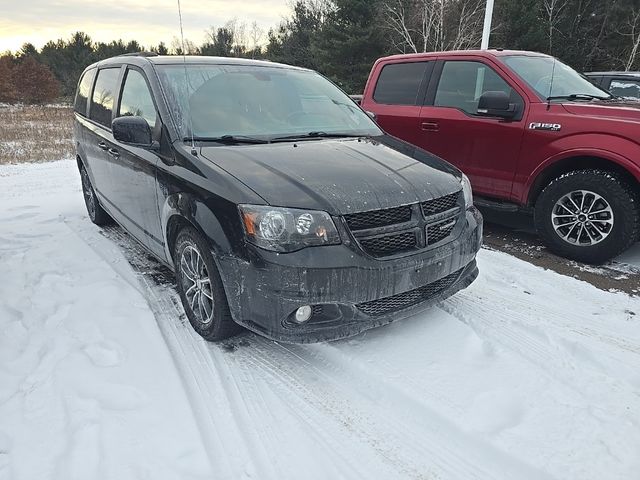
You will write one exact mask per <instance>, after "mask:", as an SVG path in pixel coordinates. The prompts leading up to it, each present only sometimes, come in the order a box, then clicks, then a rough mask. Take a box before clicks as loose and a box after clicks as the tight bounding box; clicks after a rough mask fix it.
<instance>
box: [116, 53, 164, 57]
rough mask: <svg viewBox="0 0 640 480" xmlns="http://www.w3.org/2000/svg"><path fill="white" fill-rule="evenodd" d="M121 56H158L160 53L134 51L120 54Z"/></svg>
mask: <svg viewBox="0 0 640 480" xmlns="http://www.w3.org/2000/svg"><path fill="white" fill-rule="evenodd" d="M118 56H119V57H157V56H158V54H157V53H156V52H133V53H123V54H122V55H118Z"/></svg>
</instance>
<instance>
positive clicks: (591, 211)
mask: <svg viewBox="0 0 640 480" xmlns="http://www.w3.org/2000/svg"><path fill="white" fill-rule="evenodd" d="M551 222H552V225H553V228H554V230H555V231H556V233H557V234H558V236H559V237H560V238H562V239H563V240H564V241H565V242H568V243H570V244H572V245H581V246H591V245H596V244H598V243H600V242H602V241H603V240H604V239H605V238H607V237H608V236H609V234H610V233H611V231H612V230H613V225H614V223H613V222H614V215H613V209H612V208H611V205H609V202H607V200H606V199H605V198H604V197H603V196H601V195H599V194H597V193H595V192H591V191H589V190H574V191H572V192H569V193H567V194H566V195H564V196H562V197H561V198H560V199H559V200H558V201H557V202H556V204H555V205H554V207H553V210H552V211H551Z"/></svg>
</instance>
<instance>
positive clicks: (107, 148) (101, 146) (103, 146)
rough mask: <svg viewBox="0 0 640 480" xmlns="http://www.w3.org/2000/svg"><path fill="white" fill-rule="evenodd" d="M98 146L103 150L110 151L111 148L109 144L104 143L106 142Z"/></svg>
mask: <svg viewBox="0 0 640 480" xmlns="http://www.w3.org/2000/svg"><path fill="white" fill-rule="evenodd" d="M98 146H99V147H100V148H101V149H102V150H109V147H108V146H107V144H106V143H104V142H100V143H99V144H98Z"/></svg>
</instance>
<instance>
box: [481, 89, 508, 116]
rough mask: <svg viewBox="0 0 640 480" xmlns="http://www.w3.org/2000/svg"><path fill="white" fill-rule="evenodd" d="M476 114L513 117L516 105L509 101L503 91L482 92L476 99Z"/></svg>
mask: <svg viewBox="0 0 640 480" xmlns="http://www.w3.org/2000/svg"><path fill="white" fill-rule="evenodd" d="M478 115H481V116H483V117H498V118H505V119H509V118H513V117H515V116H516V105H515V103H510V102H509V95H507V94H506V93H505V92H484V93H483V94H482V96H481V97H480V100H479V101H478Z"/></svg>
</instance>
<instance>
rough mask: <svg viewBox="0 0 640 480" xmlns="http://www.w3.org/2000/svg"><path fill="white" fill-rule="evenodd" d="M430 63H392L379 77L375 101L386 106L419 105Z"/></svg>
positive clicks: (374, 93)
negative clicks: (419, 96)
mask: <svg viewBox="0 0 640 480" xmlns="http://www.w3.org/2000/svg"><path fill="white" fill-rule="evenodd" d="M427 65H428V62H412V63H391V64H389V65H385V66H384V67H383V68H382V71H381V72H380V76H379V77H378V83H377V84H376V89H375V91H374V92H373V99H374V100H375V102H376V103H381V104H385V105H417V104H418V103H419V99H418V92H419V91H420V85H421V84H422V82H423V80H424V77H425V73H426V70H427Z"/></svg>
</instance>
